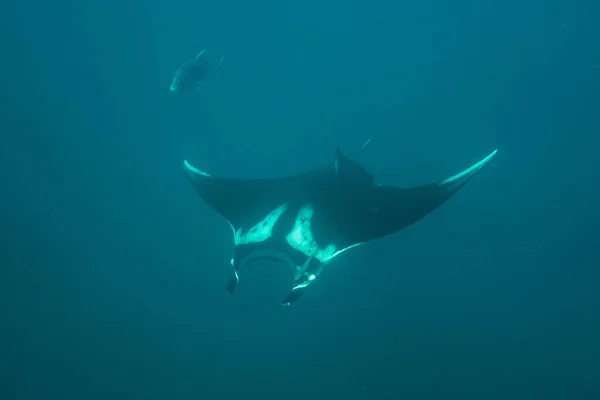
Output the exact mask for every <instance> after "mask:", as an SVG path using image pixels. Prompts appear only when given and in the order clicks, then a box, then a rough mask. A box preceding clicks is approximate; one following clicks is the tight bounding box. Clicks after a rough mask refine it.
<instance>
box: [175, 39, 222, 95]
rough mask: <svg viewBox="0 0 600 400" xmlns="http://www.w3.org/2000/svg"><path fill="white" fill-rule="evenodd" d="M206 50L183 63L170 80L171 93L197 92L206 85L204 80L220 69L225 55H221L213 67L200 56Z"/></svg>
mask: <svg viewBox="0 0 600 400" xmlns="http://www.w3.org/2000/svg"><path fill="white" fill-rule="evenodd" d="M205 52H206V49H202V50H201V51H200V53H198V55H197V56H196V57H195V58H194V59H192V60H189V61H186V62H185V63H183V64H182V65H181V66H180V67H179V68H178V69H177V71H175V74H173V78H172V79H171V88H170V89H171V92H190V91H198V90H200V88H201V87H202V86H205V85H207V83H206V79H207V78H208V77H209V76H210V75H211V74H213V73H215V72H218V71H219V70H220V69H221V65H222V64H223V60H224V59H225V54H223V55H221V59H220V60H219V63H218V64H217V65H216V66H214V67H213V65H212V64H211V63H210V62H209V61H207V60H206V59H205V58H203V57H202V56H203V55H204V53H205Z"/></svg>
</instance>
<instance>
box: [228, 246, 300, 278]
mask: <svg viewBox="0 0 600 400" xmlns="http://www.w3.org/2000/svg"><path fill="white" fill-rule="evenodd" d="M257 261H274V262H277V263H282V264H286V265H288V266H289V267H290V269H291V271H292V272H293V271H295V270H296V264H295V263H294V261H293V260H292V258H291V257H290V256H289V255H287V254H286V253H284V252H281V251H276V250H275V251H274V250H271V251H269V250H263V251H254V252H252V253H250V254H247V255H245V256H244V257H242V258H241V259H239V260H238V263H237V265H238V267H237V268H236V270H237V271H239V272H240V273H241V274H243V273H244V270H245V269H246V268H247V267H248V266H250V265H251V264H254V263H256V262H257Z"/></svg>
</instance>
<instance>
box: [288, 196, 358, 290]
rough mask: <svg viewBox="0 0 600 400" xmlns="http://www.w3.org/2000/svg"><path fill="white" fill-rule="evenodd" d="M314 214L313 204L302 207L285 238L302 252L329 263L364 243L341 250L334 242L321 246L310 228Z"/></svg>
mask: <svg viewBox="0 0 600 400" xmlns="http://www.w3.org/2000/svg"><path fill="white" fill-rule="evenodd" d="M313 214H314V209H313V206H312V204H309V205H306V206H304V207H302V208H301V209H300V211H299V212H298V216H297V217H296V221H295V222H294V228H293V229H292V231H291V232H290V233H289V234H288V235H287V236H286V238H285V239H286V241H287V242H288V244H289V245H290V246H292V247H293V248H294V249H296V250H298V251H300V252H301V253H302V254H304V255H306V256H307V257H314V258H316V259H317V260H319V261H320V262H322V263H327V262H329V261H331V260H332V259H333V258H335V257H337V256H338V255H340V254H341V253H343V252H344V251H346V250H350V249H351V248H353V247H356V246H360V245H361V244H362V243H356V244H353V245H352V246H348V247H346V248H344V249H341V250H337V249H336V248H335V246H334V245H332V244H330V245H328V246H327V247H325V248H319V246H318V245H317V242H316V241H315V239H314V237H313V235H312V232H311V229H310V225H311V221H312V217H313ZM313 279H314V278H313ZM309 280H311V279H309Z"/></svg>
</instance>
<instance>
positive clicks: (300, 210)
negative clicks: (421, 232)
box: [183, 147, 498, 306]
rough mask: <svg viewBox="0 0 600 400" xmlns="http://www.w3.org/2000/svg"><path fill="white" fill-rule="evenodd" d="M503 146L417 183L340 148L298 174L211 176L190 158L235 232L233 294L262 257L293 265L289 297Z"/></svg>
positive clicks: (439, 197) (201, 187) (426, 207)
mask: <svg viewBox="0 0 600 400" xmlns="http://www.w3.org/2000/svg"><path fill="white" fill-rule="evenodd" d="M497 151H498V149H496V150H494V151H493V152H491V153H490V154H488V155H487V156H486V157H484V158H483V159H481V160H480V161H478V162H476V163H475V164H473V165H472V166H470V167H469V168H466V169H464V170H462V171H461V172H459V173H457V174H455V175H452V176H450V177H448V178H446V179H443V180H439V181H436V182H433V183H428V184H425V185H420V186H413V187H406V188H404V187H397V186H386V185H381V184H378V183H376V182H375V179H374V176H373V174H371V173H370V172H369V171H367V170H366V169H365V168H364V167H363V166H362V165H361V164H360V163H359V162H357V161H356V160H354V159H352V158H351V157H347V156H345V155H344V154H342V152H341V151H340V149H339V147H338V148H337V149H336V152H335V157H334V158H333V162H330V163H327V164H326V165H323V166H321V167H319V168H315V169H311V170H307V171H304V172H301V173H298V174H295V175H286V176H282V177H278V178H266V179H240V178H228V177H219V176H214V175H211V174H209V173H207V172H204V171H202V170H200V169H197V168H196V167H194V166H192V165H191V164H190V163H189V162H188V161H187V160H184V163H183V164H184V170H185V172H186V173H187V177H188V178H189V181H190V182H191V185H192V187H193V188H194V189H195V191H196V192H197V194H198V195H199V196H200V197H201V199H202V200H203V201H204V202H205V203H206V204H207V205H208V206H209V207H210V208H212V210H214V211H215V212H216V213H218V214H220V215H221V216H222V217H223V218H224V219H225V220H226V221H227V222H228V223H229V225H230V226H231V229H232V231H233V242H234V247H233V257H232V258H231V262H230V263H231V267H232V268H233V271H232V274H231V277H230V278H229V281H228V283H227V285H226V289H227V291H228V292H229V293H233V292H234V290H235V289H236V287H237V286H238V283H239V282H240V280H241V279H242V277H243V274H244V272H245V271H246V269H247V267H248V266H249V265H250V264H252V263H254V262H255V261H258V260H261V259H271V260H277V261H281V262H283V263H285V264H287V265H288V266H289V267H290V268H291V271H292V275H293V284H292V289H291V291H290V292H289V294H288V295H287V296H286V297H285V298H284V299H283V301H282V304H283V305H285V306H290V305H292V304H293V303H295V302H296V300H298V298H300V296H302V295H303V294H304V293H305V292H306V291H307V288H309V287H310V286H311V285H312V284H313V282H315V281H317V278H318V277H319V275H320V274H321V272H322V271H323V270H324V268H326V267H327V265H328V264H329V263H330V262H331V261H332V260H334V259H337V257H339V256H340V255H341V254H343V253H346V252H347V251H348V250H350V249H352V248H355V247H358V246H360V245H363V244H365V243H368V242H372V241H374V240H377V239H379V238H382V237H384V236H388V235H392V234H394V233H396V232H398V231H400V230H402V229H404V228H406V227H408V226H410V225H412V224H414V223H415V222H417V221H419V220H421V219H422V218H424V217H425V216H427V215H428V214H430V213H431V212H432V211H434V210H435V209H437V208H438V207H440V206H441V205H442V204H444V203H445V202H446V201H447V200H448V199H450V198H451V197H452V196H453V195H454V194H455V193H456V192H457V191H458V190H459V189H460V188H462V187H463V186H464V185H465V184H466V183H467V182H469V181H470V180H471V179H472V178H473V177H474V176H475V175H477V174H478V173H479V172H480V171H481V170H482V169H483V168H484V167H485V166H486V165H487V164H488V163H489V162H490V160H491V159H492V158H493V157H494V156H495V155H496V153H497Z"/></svg>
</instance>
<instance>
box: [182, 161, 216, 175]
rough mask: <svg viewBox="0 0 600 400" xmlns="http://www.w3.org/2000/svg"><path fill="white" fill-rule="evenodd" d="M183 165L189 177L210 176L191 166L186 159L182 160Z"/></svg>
mask: <svg viewBox="0 0 600 400" xmlns="http://www.w3.org/2000/svg"><path fill="white" fill-rule="evenodd" d="M183 166H184V167H185V170H186V172H187V173H188V175H189V176H190V178H200V179H203V178H212V176H211V175H210V174H207V173H206V172H204V171H200V170H199V169H198V168H196V167H194V166H192V165H191V164H190V163H189V162H188V161H187V160H183Z"/></svg>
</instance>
